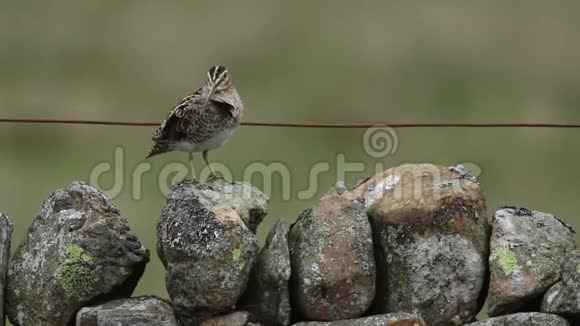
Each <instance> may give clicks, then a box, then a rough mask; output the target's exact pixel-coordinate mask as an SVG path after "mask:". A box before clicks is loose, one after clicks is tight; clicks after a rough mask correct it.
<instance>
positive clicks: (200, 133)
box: [147, 66, 244, 179]
mask: <svg viewBox="0 0 580 326" xmlns="http://www.w3.org/2000/svg"><path fill="white" fill-rule="evenodd" d="M243 113H244V105H243V103H242V99H241V98H240V95H239V94H238V91H237V90H236V88H235V87H234V85H233V84H232V81H231V79H230V75H229V73H228V71H227V70H226V68H224V67H222V66H215V67H212V68H210V70H209V71H208V73H207V81H206V82H205V84H204V85H203V86H202V87H201V88H199V89H197V90H196V91H195V92H193V94H191V95H188V96H186V97H185V98H183V99H182V100H181V101H180V102H179V103H178V104H177V105H176V106H175V108H173V110H171V112H170V113H169V115H168V116H167V119H165V121H163V123H162V124H161V126H160V127H159V128H158V129H157V130H156V131H155V133H154V134H153V142H154V145H153V148H152V149H151V152H150V153H149V155H148V156H147V158H150V157H151V156H154V155H157V154H162V153H166V152H171V151H182V152H187V153H188V159H189V163H190V167H191V177H192V179H195V169H194V165H193V153H194V152H202V153H203V159H204V160H205V162H206V164H207V165H208V167H209V169H210V171H211V174H212V176H213V175H215V172H214V170H213V168H212V167H211V165H210V163H209V161H208V158H207V153H208V151H210V150H213V149H216V148H218V147H220V146H222V145H223V144H224V143H225V142H226V141H227V140H228V139H229V138H230V136H231V135H232V133H233V132H234V130H235V129H236V128H237V127H238V126H239V125H240V120H241V118H242V115H243Z"/></svg>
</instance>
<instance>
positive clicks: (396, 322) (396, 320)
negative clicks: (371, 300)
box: [294, 313, 426, 326]
mask: <svg viewBox="0 0 580 326" xmlns="http://www.w3.org/2000/svg"><path fill="white" fill-rule="evenodd" d="M425 325H426V324H425V322H423V320H422V319H421V318H419V317H417V316H415V315H411V314H407V313H391V314H385V315H376V316H370V317H365V318H359V319H350V320H337V321H330V322H320V321H311V322H302V323H298V324H295V325H294V326H425Z"/></svg>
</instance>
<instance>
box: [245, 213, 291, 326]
mask: <svg viewBox="0 0 580 326" xmlns="http://www.w3.org/2000/svg"><path fill="white" fill-rule="evenodd" d="M288 231H289V229H288V225H287V224H286V223H284V221H283V220H281V219H280V220H278V221H276V223H275V224H274V226H273V227H272V230H270V234H268V238H267V239H266V244H265V245H264V248H262V251H261V252H260V255H259V256H258V259H257V260H256V263H255V264H254V268H253V269H252V273H251V275H250V281H249V283H248V284H251V285H250V286H249V287H248V289H247V290H246V293H244V296H243V297H242V299H241V300H240V303H239V304H238V306H240V307H241V308H242V309H245V310H247V311H250V312H251V313H252V314H253V315H254V316H256V318H257V319H258V320H259V321H260V322H261V323H262V324H264V325H289V324H290V293H289V292H288V281H289V280H290V252H289V250H288Z"/></svg>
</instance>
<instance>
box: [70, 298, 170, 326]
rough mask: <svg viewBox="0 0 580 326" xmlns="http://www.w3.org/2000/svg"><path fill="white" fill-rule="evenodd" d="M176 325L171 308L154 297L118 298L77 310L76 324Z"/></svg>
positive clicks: (78, 325) (80, 325) (99, 325)
mask: <svg viewBox="0 0 580 326" xmlns="http://www.w3.org/2000/svg"><path fill="white" fill-rule="evenodd" d="M150 325H155V326H178V323H177V318H176V317H175V314H174V313H173V308H171V305H170V304H169V303H167V302H166V301H164V300H162V299H159V298H156V297H137V298H127V299H118V300H114V301H109V302H106V303H104V304H101V305H98V306H92V307H85V308H82V309H81V310H79V312H78V313H77V317H76V326H150Z"/></svg>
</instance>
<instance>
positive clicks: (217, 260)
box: [0, 164, 580, 326]
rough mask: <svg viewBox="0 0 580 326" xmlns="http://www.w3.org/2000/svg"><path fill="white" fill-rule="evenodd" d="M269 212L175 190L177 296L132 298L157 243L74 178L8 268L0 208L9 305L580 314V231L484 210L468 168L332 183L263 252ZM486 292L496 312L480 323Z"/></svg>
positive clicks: (257, 314)
mask: <svg viewBox="0 0 580 326" xmlns="http://www.w3.org/2000/svg"><path fill="white" fill-rule="evenodd" d="M267 213H268V198H267V196H266V195H264V194H263V193H262V192H261V191H259V190H258V189H256V188H254V187H253V186H251V185H249V184H246V183H239V182H229V181H225V180H223V179H219V178H214V179H211V180H208V181H205V182H199V181H183V182H180V183H178V184H176V185H175V186H174V187H173V188H172V191H171V193H170V194H169V195H168V199H167V204H166V206H165V207H164V209H163V211H162V213H161V217H160V219H159V222H158V225H157V238H158V243H157V256H158V258H159V259H160V260H161V262H162V263H163V265H164V266H165V268H166V276H165V284H166V287H167V291H168V293H169V299H168V300H164V299H160V298H157V297H152V296H149V297H131V294H132V292H133V289H134V288H135V286H136V285H137V282H138V281H139V278H140V276H141V275H142V273H143V271H144V270H145V266H146V264H147V262H148V261H149V259H150V252H149V250H148V249H146V248H144V247H143V246H142V245H141V244H140V242H139V240H138V239H137V237H136V235H135V234H134V233H133V232H132V231H131V229H130V227H129V225H128V223H127V221H126V219H125V218H124V217H122V215H121V213H120V212H119V210H118V209H117V207H116V206H115V205H114V204H113V203H111V202H110V201H109V200H108V199H107V198H106V197H105V196H104V195H103V193H102V192H100V191H99V190H97V189H95V188H93V187H91V186H89V185H87V184H85V183H83V182H74V183H72V184H71V185H70V186H68V187H66V188H63V189H59V190H57V191H56V192H55V193H54V194H52V195H51V196H50V198H49V199H47V201H46V202H45V203H44V205H43V206H42V208H41V209H40V211H39V212H38V214H37V216H36V217H35V219H34V221H33V223H32V225H31V226H30V228H29V230H28V233H27V235H26V237H25V238H24V240H23V241H22V242H21V243H20V245H19V246H18V248H17V249H16V251H15V253H14V255H13V257H12V258H11V260H10V263H9V264H7V257H8V252H9V251H10V234H11V230H12V226H11V224H10V222H9V221H8V218H7V217H6V216H4V215H2V214H0V246H1V248H0V249H1V250H0V273H1V275H2V276H4V275H7V278H6V279H4V278H0V285H2V286H3V287H5V290H6V292H5V293H6V297H5V302H4V305H2V306H4V307H5V311H6V314H7V315H8V318H9V319H10V321H11V322H12V323H13V324H15V325H33V326H37V325H41V326H42V325H85V326H89V325H90V326H95V325H97V326H105V325H115V326H117V325H163V326H172V325H186V326H187V325H203V326H211V325H231V326H238V325H239V326H243V325H254V326H258V325H262V326H269V325H291V324H292V325H304V326H305V325H328V326H351V325H352V326H357V325H365V326H371V325H372V326H374V325H377V326H379V325H380V326H382V325H392V326H395V325H398V326H403V325H578V324H579V323H580V319H579V317H580V251H577V250H575V244H574V231H573V230H572V228H571V227H570V226H568V225H567V224H566V223H565V222H564V221H563V220H561V219H558V218H557V217H555V216H552V215H550V214H546V213H541V212H537V211H532V210H529V209H526V208H519V207H507V206H506V207H501V208H499V209H498V210H496V212H495V213H494V214H493V215H492V216H488V215H487V211H486V204H485V198H484V195H483V192H482V190H481V189H480V186H479V184H478V183H477V180H475V178H474V177H472V176H471V175H470V174H469V173H468V172H466V171H464V170H463V169H462V168H461V167H460V166H459V167H442V166H435V165H430V164H412V165H402V166H398V167H395V168H392V169H389V170H387V171H385V172H383V173H381V174H379V175H377V176H375V177H373V178H369V179H368V180H366V181H364V182H362V183H360V184H359V185H358V186H356V187H355V188H354V189H352V190H349V189H347V188H346V187H345V186H344V185H343V184H337V185H336V186H334V187H333V188H332V189H330V190H329V191H328V192H327V193H326V194H325V195H324V196H323V197H322V198H321V199H320V201H319V202H318V203H317V204H316V205H315V206H314V207H311V208H308V209H306V210H305V211H304V212H303V213H302V214H300V216H299V217H298V218H297V220H296V222H295V223H294V224H293V225H291V226H289V225H287V224H286V223H285V222H284V221H283V220H281V219H280V220H278V221H277V222H276V223H275V224H274V226H273V228H272V229H271V231H270V233H269V235H268V237H267V241H266V243H265V245H264V247H263V248H261V249H260V248H258V245H257V242H256V237H255V232H256V229H257V226H258V225H259V224H260V222H261V221H262V220H263V219H264V218H265V216H266V215H267ZM153 259H157V257H153ZM7 267H8V268H7ZM6 270H7V272H6ZM0 299H2V300H3V299H4V298H3V297H1V296H0ZM486 299H487V309H488V312H489V315H490V316H492V318H491V319H488V320H486V321H477V320H476V319H475V316H476V315H477V313H478V312H479V311H480V310H481V309H482V307H483V305H484V302H485V301H486Z"/></svg>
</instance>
